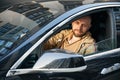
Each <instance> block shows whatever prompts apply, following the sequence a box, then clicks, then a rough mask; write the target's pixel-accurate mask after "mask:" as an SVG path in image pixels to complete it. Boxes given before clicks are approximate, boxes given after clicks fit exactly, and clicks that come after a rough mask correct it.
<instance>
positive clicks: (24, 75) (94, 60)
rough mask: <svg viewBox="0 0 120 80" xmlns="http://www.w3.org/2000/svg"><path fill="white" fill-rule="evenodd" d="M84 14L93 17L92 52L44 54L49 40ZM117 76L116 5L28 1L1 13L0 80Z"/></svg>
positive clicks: (119, 30)
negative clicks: (84, 53) (44, 47)
mask: <svg viewBox="0 0 120 80" xmlns="http://www.w3.org/2000/svg"><path fill="white" fill-rule="evenodd" d="M86 15H91V18H92V27H91V29H90V32H91V33H92V36H93V38H94V39H95V40H96V44H95V46H96V47H97V50H96V52H94V53H91V54H89V55H80V54H77V53H74V52H70V51H66V50H61V49H50V50H43V46H44V43H45V42H46V41H47V40H48V39H49V38H50V37H51V36H53V35H55V34H56V33H58V32H60V31H61V30H64V29H70V28H71V22H72V21H74V20H76V19H78V18H80V17H82V16H86ZM54 53H56V54H54ZM119 75H120V2H101V3H91V4H84V5H81V2H79V1H69V4H68V2H66V1H47V2H46V1H43V2H42V1H41V2H35V1H32V2H25V3H19V4H15V5H13V6H10V7H9V8H7V9H5V10H4V11H2V12H1V13H0V80H119V79H120V76H119Z"/></svg>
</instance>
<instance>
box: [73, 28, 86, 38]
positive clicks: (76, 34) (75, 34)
mask: <svg viewBox="0 0 120 80" xmlns="http://www.w3.org/2000/svg"><path fill="white" fill-rule="evenodd" d="M75 31H79V30H77V29H75V30H73V35H74V36H75V37H82V36H84V35H85V33H83V32H81V33H80V32H79V33H76V32H75Z"/></svg>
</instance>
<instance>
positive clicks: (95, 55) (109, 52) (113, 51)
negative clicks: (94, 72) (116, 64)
mask: <svg viewBox="0 0 120 80" xmlns="http://www.w3.org/2000/svg"><path fill="white" fill-rule="evenodd" d="M116 52H120V48H117V49H113V50H109V51H105V52H100V53H97V54H94V55H89V56H85V57H84V59H85V61H87V60H91V59H95V58H97V57H100V56H103V55H104V56H105V55H108V54H109V55H110V54H115V53H116Z"/></svg>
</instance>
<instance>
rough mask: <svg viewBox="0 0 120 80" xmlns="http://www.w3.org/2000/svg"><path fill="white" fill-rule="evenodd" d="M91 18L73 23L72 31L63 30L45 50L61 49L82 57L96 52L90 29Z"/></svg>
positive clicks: (50, 40) (48, 43) (87, 17)
mask: <svg viewBox="0 0 120 80" xmlns="http://www.w3.org/2000/svg"><path fill="white" fill-rule="evenodd" d="M90 27H91V17H90V16H85V17H82V18H80V19H78V20H75V21H73V22H72V30H63V31H61V32H60V33H58V34H56V35H55V36H53V37H51V38H50V39H49V40H48V41H47V43H46V44H45V49H51V48H61V49H65V50H69V51H72V52H75V53H80V54H82V55H85V54H89V53H93V52H95V51H96V47H95V46H94V44H95V40H94V39H93V38H92V37H91V33H90V32H89V29H90Z"/></svg>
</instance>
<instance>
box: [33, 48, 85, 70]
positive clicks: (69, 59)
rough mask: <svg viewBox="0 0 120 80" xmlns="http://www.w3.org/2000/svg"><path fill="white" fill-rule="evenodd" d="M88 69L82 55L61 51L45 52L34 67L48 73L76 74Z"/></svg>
mask: <svg viewBox="0 0 120 80" xmlns="http://www.w3.org/2000/svg"><path fill="white" fill-rule="evenodd" d="M86 68H87V65H86V64H85V61H84V58H83V56H82V55H78V54H74V53H72V52H67V51H63V50H60V49H52V50H50V51H47V52H45V53H44V54H43V55H42V56H41V57H40V58H39V59H38V61H37V62H36V63H35V65H34V66H33V69H44V70H45V71H46V72H76V71H83V70H85V69H86Z"/></svg>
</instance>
